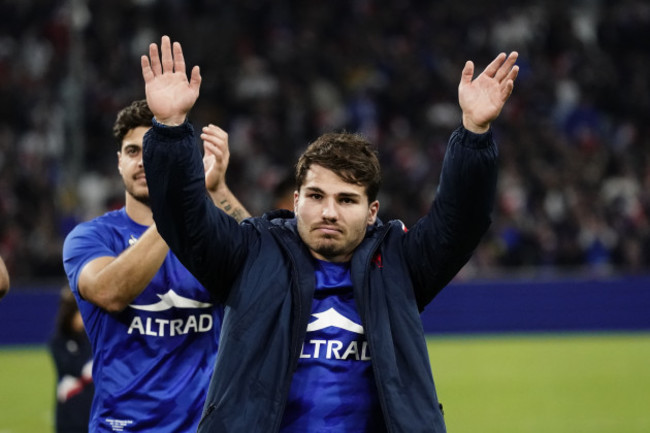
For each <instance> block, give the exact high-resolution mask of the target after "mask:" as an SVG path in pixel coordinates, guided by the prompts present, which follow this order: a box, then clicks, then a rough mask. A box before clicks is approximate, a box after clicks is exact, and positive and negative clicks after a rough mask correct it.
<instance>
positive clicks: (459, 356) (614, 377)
mask: <svg viewBox="0 0 650 433" xmlns="http://www.w3.org/2000/svg"><path fill="white" fill-rule="evenodd" d="M429 353H430V354H431V363H432V365H433V371H434V377H435V379H436V385H437V389H438V395H439V398H440V400H441V401H442V403H443V404H444V408H445V418H446V420H447V428H448V431H449V432H450V433H476V432H481V433H491V432H494V433H496V432H498V433H548V432H553V433H637V432H638V433H647V432H650V334H647V333H645V334H599V335H590V334H577V335H546V334H544V335H535V336H532V335H523V336H519V335H517V336H484V337H477V336H459V337H443V338H430V339H429ZM53 397H54V371H53V366H52V363H51V361H50V359H49V355H48V353H47V351H46V349H45V348H44V347H33V348H0V433H48V432H52V417H53V415H52V414H53V410H52V407H53Z"/></svg>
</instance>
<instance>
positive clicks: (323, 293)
mask: <svg viewBox="0 0 650 433" xmlns="http://www.w3.org/2000/svg"><path fill="white" fill-rule="evenodd" d="M312 316H313V319H314V320H312V321H311V322H310V323H309V325H308V327H307V334H306V337H305V342H304V344H303V348H302V353H301V355H300V360H299V361H298V368H297V370H296V371H295V373H294V374H293V378H292V381H291V388H290V391H289V399H288V401H287V406H286V409H285V413H284V418H283V420H282V428H281V431H282V432H283V433H289V432H291V433H299V432H300V433H306V432H309V433H326V432H346V433H367V432H373V433H381V432H384V431H386V430H385V426H384V418H383V416H382V413H381V408H380V407H379V400H378V398H377V388H376V385H375V380H374V376H373V373H372V365H371V357H370V353H369V351H368V344H367V342H366V337H365V332H364V329H363V326H362V325H361V318H360V317H359V313H358V311H357V307H356V304H355V302H354V297H353V295H352V281H351V280H350V268H349V263H330V262H324V261H320V260H317V269H316V291H315V293H314V301H313V304H312Z"/></svg>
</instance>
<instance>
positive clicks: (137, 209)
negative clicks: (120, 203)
mask: <svg viewBox="0 0 650 433" xmlns="http://www.w3.org/2000/svg"><path fill="white" fill-rule="evenodd" d="M124 208H125V210H126V214H127V215H128V216H129V218H131V219H132V220H133V221H135V222H136V223H138V224H141V225H143V226H150V225H152V224H153V212H151V208H150V207H149V206H148V205H146V204H144V203H142V202H141V201H138V200H136V199H135V198H134V197H133V196H132V195H131V194H129V193H128V192H127V193H126V194H125V201H124Z"/></svg>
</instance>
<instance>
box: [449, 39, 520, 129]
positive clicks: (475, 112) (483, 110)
mask: <svg viewBox="0 0 650 433" xmlns="http://www.w3.org/2000/svg"><path fill="white" fill-rule="evenodd" d="M517 56H518V55H517V53H516V52H512V53H510V55H509V56H507V57H506V55H505V53H501V54H499V55H498V56H497V57H496V58H495V59H494V60H493V61H492V63H490V64H489V65H488V66H487V67H486V68H485V70H484V71H483V72H482V73H481V74H480V75H479V76H478V77H476V78H475V79H472V78H473V76H474V63H473V62H471V61H468V62H467V63H466V64H465V67H464V68H463V72H462V75H461V80H460V84H459V85H458V102H459V103H460V108H461V109H462V110H463V125H464V126H465V128H467V129H469V130H470V131H472V132H477V133H482V132H485V131H487V130H488V129H489V127H490V123H491V122H492V121H493V120H494V119H496V118H497V117H498V116H499V113H501V110H502V109H503V105H504V104H505V102H506V101H507V100H508V98H509V97H510V94H511V93H512V89H513V87H514V81H515V79H516V78H517V74H518V72H519V68H518V67H517V66H515V61H516V60H517Z"/></svg>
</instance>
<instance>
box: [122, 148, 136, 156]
mask: <svg viewBox="0 0 650 433" xmlns="http://www.w3.org/2000/svg"><path fill="white" fill-rule="evenodd" d="M124 152H125V153H126V154H127V155H129V156H133V155H137V154H138V153H140V149H139V148H137V147H135V146H129V147H127V148H126V149H125V150H124Z"/></svg>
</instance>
